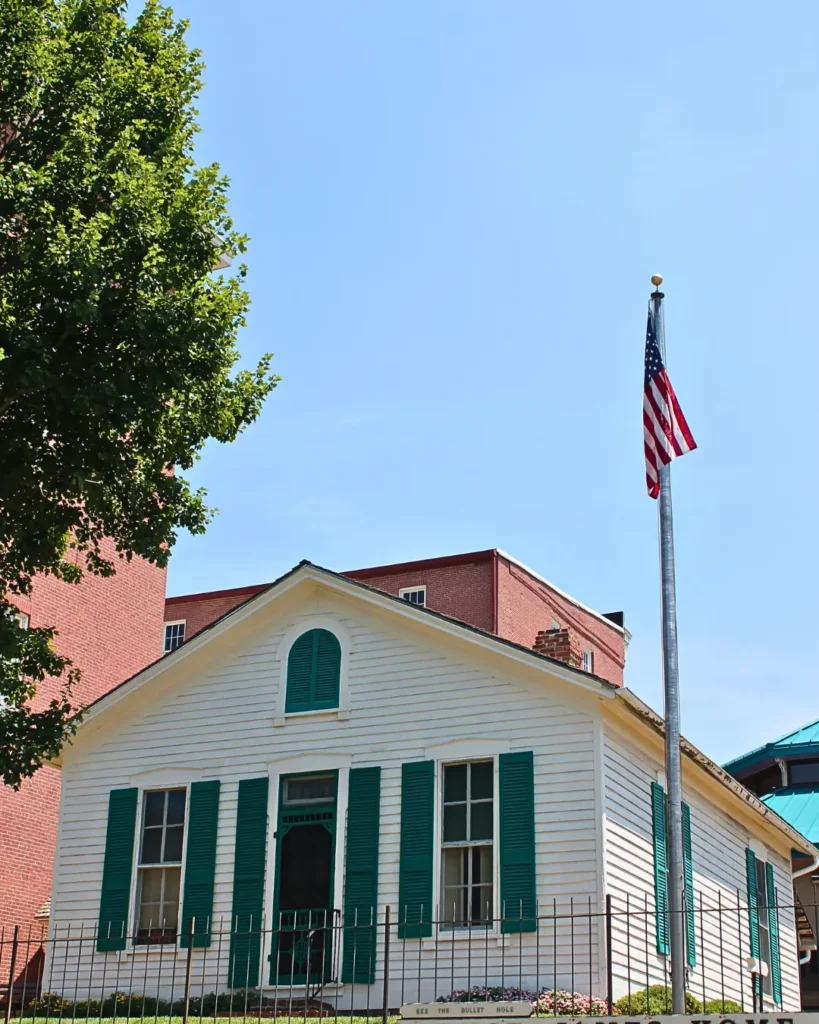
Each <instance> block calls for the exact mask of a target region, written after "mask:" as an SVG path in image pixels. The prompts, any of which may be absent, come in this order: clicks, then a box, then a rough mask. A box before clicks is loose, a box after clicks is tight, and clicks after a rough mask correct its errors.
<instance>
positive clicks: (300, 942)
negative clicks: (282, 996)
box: [270, 772, 338, 985]
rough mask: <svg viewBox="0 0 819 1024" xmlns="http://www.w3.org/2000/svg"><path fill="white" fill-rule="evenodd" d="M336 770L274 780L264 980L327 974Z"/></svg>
mask: <svg viewBox="0 0 819 1024" xmlns="http://www.w3.org/2000/svg"><path fill="white" fill-rule="evenodd" d="M337 789H338V772H322V773H321V774H318V773H314V774H310V775H285V776H283V777H282V779H281V781H280V783H279V814H278V822H277V826H276V883H275V893H274V901H273V928H274V932H273V943H272V946H271V952H270V982H271V984H274V985H275V984H279V985H314V984H320V983H321V982H324V981H329V980H330V978H331V977H332V975H333V966H334V965H333V941H332V940H333V924H334V921H335V919H336V910H335V909H334V907H333V883H334V878H335V871H334V866H335V852H336V792H337Z"/></svg>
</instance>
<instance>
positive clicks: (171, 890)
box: [164, 868, 182, 903]
mask: <svg viewBox="0 0 819 1024" xmlns="http://www.w3.org/2000/svg"><path fill="white" fill-rule="evenodd" d="M181 874H182V869H181V868H165V894H164V899H165V902H166V903H178V902H179V878H180V876H181Z"/></svg>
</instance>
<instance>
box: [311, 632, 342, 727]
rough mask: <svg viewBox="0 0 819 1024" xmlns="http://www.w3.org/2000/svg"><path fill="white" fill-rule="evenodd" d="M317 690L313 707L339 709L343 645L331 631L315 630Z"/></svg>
mask: <svg viewBox="0 0 819 1024" xmlns="http://www.w3.org/2000/svg"><path fill="white" fill-rule="evenodd" d="M313 632H314V633H315V634H316V638H315V645H316V647H315V649H316V656H315V688H314V690H313V706H314V707H315V708H316V709H319V708H337V707H338V690H339V680H340V677H341V644H340V643H339V642H338V637H337V636H334V635H333V634H332V633H331V632H329V630H326V629H315V630H313Z"/></svg>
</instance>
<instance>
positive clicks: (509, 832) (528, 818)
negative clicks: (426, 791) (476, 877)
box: [498, 750, 537, 934]
mask: <svg viewBox="0 0 819 1024" xmlns="http://www.w3.org/2000/svg"><path fill="white" fill-rule="evenodd" d="M498 770H499V776H500V779H499V782H500V785H499V790H500V890H501V893H500V894H501V916H502V922H501V931H502V932H505V933H507V934H508V933H510V932H514V933H518V932H533V931H536V930H537V888H536V884H535V769H534V755H533V753H532V751H531V750H529V751H526V752H524V753H515V754H501V755H500V757H499V758H498Z"/></svg>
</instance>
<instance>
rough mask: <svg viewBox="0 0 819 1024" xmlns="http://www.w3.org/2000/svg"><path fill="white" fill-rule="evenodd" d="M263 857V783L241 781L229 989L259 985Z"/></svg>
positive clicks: (265, 848) (264, 817) (265, 842)
mask: <svg viewBox="0 0 819 1024" xmlns="http://www.w3.org/2000/svg"><path fill="white" fill-rule="evenodd" d="M266 853H267V779H266V778H264V779H242V781H241V782H240V783H239V805H238V807H237V810H236V852H235V859H234V865H233V913H232V917H231V936H230V968H229V972H228V976H229V978H230V984H231V986H232V987H233V988H254V987H255V986H256V985H258V983H259V956H260V950H261V928H262V913H263V909H264V869H265V856H266Z"/></svg>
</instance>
